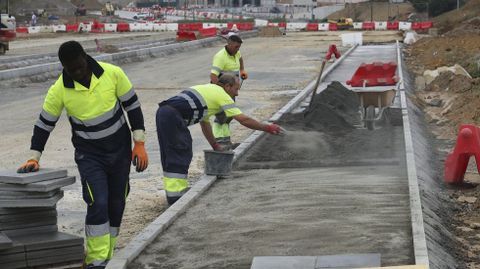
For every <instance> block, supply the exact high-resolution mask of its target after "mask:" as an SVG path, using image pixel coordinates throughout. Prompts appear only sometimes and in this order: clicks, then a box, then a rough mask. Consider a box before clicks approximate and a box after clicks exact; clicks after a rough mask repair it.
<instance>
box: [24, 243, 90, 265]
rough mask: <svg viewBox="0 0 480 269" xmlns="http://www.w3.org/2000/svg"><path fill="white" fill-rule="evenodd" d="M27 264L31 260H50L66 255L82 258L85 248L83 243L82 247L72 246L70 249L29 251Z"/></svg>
mask: <svg viewBox="0 0 480 269" xmlns="http://www.w3.org/2000/svg"><path fill="white" fill-rule="evenodd" d="M26 253H27V262H28V261H29V260H34V259H41V258H50V257H58V256H64V255H71V256H75V255H77V256H78V257H80V258H82V256H83V255H84V253H85V249H84V247H83V243H82V244H81V245H76V246H70V247H59V248H49V249H43V250H34V251H27V252H26Z"/></svg>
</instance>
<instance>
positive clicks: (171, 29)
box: [166, 23, 178, 31]
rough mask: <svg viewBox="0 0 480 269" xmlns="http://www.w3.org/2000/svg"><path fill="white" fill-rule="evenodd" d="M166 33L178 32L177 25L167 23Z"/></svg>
mask: <svg viewBox="0 0 480 269" xmlns="http://www.w3.org/2000/svg"><path fill="white" fill-rule="evenodd" d="M166 25H167V31H178V23H167V24H166Z"/></svg>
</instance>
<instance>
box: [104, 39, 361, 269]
mask: <svg viewBox="0 0 480 269" xmlns="http://www.w3.org/2000/svg"><path fill="white" fill-rule="evenodd" d="M355 48H356V46H354V47H352V48H350V49H349V50H348V51H347V52H346V53H345V54H344V55H343V56H342V57H341V58H340V59H339V60H337V61H336V62H335V63H334V64H332V65H330V66H329V67H328V68H327V70H325V72H324V74H323V75H322V79H323V78H324V77H325V76H327V75H328V74H329V73H330V72H331V71H332V70H334V69H335V68H336V66H337V65H338V64H340V62H342V61H343V59H345V58H346V57H347V56H348V55H349V54H350V53H351V52H352V51H353V50H354V49H355ZM315 82H316V79H314V80H313V81H311V82H310V83H309V84H308V85H307V87H305V88H304V89H303V90H302V91H301V92H300V93H299V94H297V96H295V97H294V98H293V99H292V100H291V101H290V102H288V103H287V104H286V105H285V106H283V107H282V108H281V109H280V110H279V111H278V112H277V113H275V114H274V115H273V116H272V117H271V118H270V119H269V121H271V122H273V121H276V120H278V119H280V117H281V116H282V115H283V114H285V113H288V112H290V111H292V110H293V109H294V108H295V107H296V106H298V104H300V103H301V102H302V101H303V99H305V98H306V97H307V96H308V95H309V94H310V93H311V92H312V91H313V87H314V86H315ZM264 135H265V132H262V131H255V132H253V133H252V134H251V135H250V136H248V137H247V138H246V139H245V140H244V141H243V142H242V143H241V144H240V145H239V146H238V147H237V148H236V149H235V150H234V153H235V156H234V158H233V165H235V163H236V162H237V161H238V160H239V159H240V158H241V157H242V156H243V155H245V153H246V152H247V151H248V150H249V149H250V148H251V147H252V146H253V145H254V144H255V143H257V142H258V141H259V140H260V139H261V138H262V137H263V136H264ZM216 180H217V177H216V176H208V175H203V176H202V177H201V178H200V180H199V181H198V182H196V183H195V184H194V185H193V186H192V188H191V189H190V190H189V191H188V192H187V193H186V194H185V195H183V196H182V197H181V198H180V199H179V200H178V201H177V202H175V204H173V205H172V206H170V207H169V208H167V210H165V211H164V212H163V213H162V214H161V215H160V216H159V217H158V218H156V219H155V220H154V221H153V222H152V223H150V224H149V225H148V226H147V227H146V228H145V229H143V231H142V232H141V233H140V234H138V235H137V236H136V237H135V238H133V240H132V241H130V242H129V243H128V244H127V246H126V247H125V248H123V249H122V250H120V251H119V252H118V253H117V254H116V255H115V256H114V257H113V259H112V260H110V262H109V263H108V265H107V267H106V269H126V268H127V265H128V264H129V263H131V262H132V261H133V260H134V259H135V258H136V257H137V256H138V255H139V254H140V253H141V252H142V251H143V250H144V249H145V247H146V246H148V245H149V244H150V243H151V242H152V241H153V240H155V238H156V237H157V236H158V235H159V234H160V233H162V232H163V231H165V230H166V229H167V227H168V226H170V225H171V224H172V223H173V222H174V221H175V220H176V219H177V218H178V217H179V216H180V215H181V214H183V213H184V212H185V211H186V210H187V208H188V207H189V206H190V205H191V204H192V203H193V202H194V201H195V200H197V199H198V197H200V195H202V194H203V193H204V192H205V191H206V190H207V189H208V188H210V186H211V185H212V184H213V183H214V182H215V181H216Z"/></svg>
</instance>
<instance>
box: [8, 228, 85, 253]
mask: <svg viewBox="0 0 480 269" xmlns="http://www.w3.org/2000/svg"><path fill="white" fill-rule="evenodd" d="M10 239H12V240H13V241H15V242H19V243H20V244H23V245H25V250H26V251H27V252H30V251H34V250H42V249H56V248H61V247H69V246H78V245H83V238H82V237H79V236H76V235H71V234H66V233H62V232H51V233H41V234H40V233H38V234H23V235H15V236H10Z"/></svg>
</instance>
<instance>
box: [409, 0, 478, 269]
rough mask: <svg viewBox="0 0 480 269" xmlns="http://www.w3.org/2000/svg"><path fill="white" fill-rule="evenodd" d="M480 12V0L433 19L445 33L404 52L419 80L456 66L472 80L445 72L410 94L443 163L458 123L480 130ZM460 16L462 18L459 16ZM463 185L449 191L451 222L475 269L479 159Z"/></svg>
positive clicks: (465, 258)
mask: <svg viewBox="0 0 480 269" xmlns="http://www.w3.org/2000/svg"><path fill="white" fill-rule="evenodd" d="M479 10H480V1H477V0H472V1H470V2H469V3H467V4H466V5H465V6H464V7H463V8H462V9H461V10H459V11H452V12H449V13H448V14H444V15H442V16H439V17H438V18H436V19H435V21H436V23H438V24H437V27H439V28H441V29H442V31H445V32H446V34H445V35H443V36H439V37H426V38H422V39H421V40H420V41H418V42H417V43H415V44H413V45H412V46H409V47H408V48H407V49H406V50H405V54H406V56H407V60H406V62H407V65H408V66H409V69H410V70H411V71H412V72H413V73H414V75H415V76H417V79H418V78H419V77H421V75H422V74H423V72H424V71H425V70H428V69H430V70H433V69H436V68H438V67H441V66H452V65H454V64H459V65H461V66H462V67H464V68H465V69H466V70H467V71H468V72H469V74H470V75H471V76H472V77H473V78H472V79H471V78H468V77H466V76H463V75H455V74H453V73H451V72H445V73H441V74H440V75H439V76H438V77H437V78H436V79H435V80H433V81H432V82H431V83H430V84H429V85H426V87H425V89H422V88H423V87H421V88H420V89H419V88H418V86H417V91H416V93H415V95H414V96H412V98H413V99H414V102H415V103H416V104H417V105H419V106H420V107H422V108H423V110H424V112H425V116H426V121H427V122H428V123H429V125H428V128H429V129H430V130H431V131H432V133H433V134H434V135H435V136H436V137H437V139H438V141H439V143H438V144H439V145H440V146H439V148H438V150H439V151H440V152H441V154H442V156H441V158H440V160H441V162H443V161H444V159H445V156H446V154H447V153H448V152H449V151H451V150H452V149H453V147H454V145H455V141H456V136H457V133H458V127H459V126H460V124H474V125H477V126H480V79H479V76H480V46H479V44H480V37H479V35H478V33H479V31H478V29H477V26H476V25H477V22H478V19H477V18H473V19H472V17H473V16H477V14H478V11H479ZM459 14H461V15H462V16H461V18H462V20H460V19H458V16H456V15H459ZM456 18H457V19H456ZM420 84H422V83H420ZM472 159H473V158H472ZM442 166H443V163H442V164H441V167H442ZM441 180H442V179H441ZM465 181H466V183H465V184H463V185H462V186H449V192H450V197H451V201H452V202H453V203H454V204H455V205H456V206H457V208H458V211H457V212H456V214H455V215H454V216H452V220H453V223H454V224H455V226H456V230H455V231H454V232H455V234H456V236H457V239H458V243H459V245H460V246H461V250H460V253H461V257H460V259H461V260H462V261H464V262H465V263H466V264H467V266H468V268H472V269H473V268H479V267H480V258H479V256H478V251H479V250H480V236H478V229H479V228H480V201H478V199H477V198H478V197H479V196H480V188H479V187H478V184H479V183H480V176H479V174H478V171H477V168H476V164H475V160H473V161H472V160H471V161H470V164H469V168H468V171H467V174H466V175H465Z"/></svg>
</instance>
